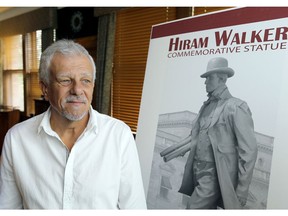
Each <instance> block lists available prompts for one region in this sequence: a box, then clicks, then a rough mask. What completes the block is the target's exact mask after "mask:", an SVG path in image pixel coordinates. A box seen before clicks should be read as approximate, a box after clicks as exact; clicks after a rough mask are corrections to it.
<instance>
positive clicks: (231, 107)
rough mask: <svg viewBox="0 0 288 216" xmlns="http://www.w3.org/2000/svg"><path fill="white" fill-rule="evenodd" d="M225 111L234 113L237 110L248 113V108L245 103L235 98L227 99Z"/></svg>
mask: <svg viewBox="0 0 288 216" xmlns="http://www.w3.org/2000/svg"><path fill="white" fill-rule="evenodd" d="M225 109H226V110H228V111H230V112H235V111H236V110H237V109H241V110H245V111H246V112H247V111H248V112H250V109H249V106H248V104H247V102H246V101H244V100H242V99H239V98H236V97H231V98H229V99H227V101H226V105H225Z"/></svg>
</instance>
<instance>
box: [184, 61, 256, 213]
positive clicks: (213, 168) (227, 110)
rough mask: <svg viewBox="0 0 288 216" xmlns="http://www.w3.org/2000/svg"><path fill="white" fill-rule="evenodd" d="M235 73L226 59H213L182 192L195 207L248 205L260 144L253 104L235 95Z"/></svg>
mask: <svg viewBox="0 0 288 216" xmlns="http://www.w3.org/2000/svg"><path fill="white" fill-rule="evenodd" d="M233 75H234V70H233V69H232V68H229V67H228V61H227V60H226V59H225V58H221V57H217V58H213V59H211V60H210V61H209V62H208V65H207V71H206V72H205V73H204V74H202V75H201V77H202V78H206V81H205V85H206V91H207V93H208V97H209V99H208V100H207V101H206V102H204V105H203V106H202V107H201V109H200V111H199V114H198V116H197V117H196V119H195V121H194V125H193V129H192V131H191V135H190V137H188V138H186V139H184V140H183V142H190V145H191V149H190V153H189V156H188V159H187V163H186V165H185V171H184V176H183V180H182V185H181V188H180V190H179V192H181V193H184V194H187V195H189V196H191V198H190V200H189V203H188V208H191V209H215V208H218V207H222V208H225V209H240V208H243V207H244V205H245V204H246V201H247V197H248V189H249V185H250V183H251V179H252V174H253V169H254V165H255V162H256V158H257V143H256V139H255V135H254V126H253V120H252V117H251V112H250V109H249V107H248V105H247V104H246V103H245V102H244V101H242V100H240V99H237V98H234V97H232V96H231V94H230V93H229V91H228V89H227V86H226V80H227V79H228V78H230V77H232V76H233Z"/></svg>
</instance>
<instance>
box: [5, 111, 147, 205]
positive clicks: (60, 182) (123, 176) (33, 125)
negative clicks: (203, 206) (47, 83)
mask: <svg viewBox="0 0 288 216" xmlns="http://www.w3.org/2000/svg"><path fill="white" fill-rule="evenodd" d="M89 113H90V119H89V122H88V125H87V127H86V129H85V131H84V132H83V133H82V135H81V136H80V137H79V138H78V140H77V142H76V143H75V144H74V146H73V148H72V150H71V152H69V150H68V149H67V147H66V146H65V145H64V143H63V142H62V141H61V139H60V138H59V136H58V134H57V133H55V131H53V130H52V129H51V126H50V114H51V112H50V109H48V111H47V112H45V113H43V114H41V115H38V116H35V117H33V118H31V119H29V120H27V121H24V122H22V123H20V124H18V125H16V126H14V127H13V128H11V129H10V130H9V131H8V133H7V135H6V137H5V141H4V147H3V151H2V157H1V166H0V208H8V209H16V208H25V209H117V208H120V209H145V208H146V201H145V195H144V190H143V183H142V178H141V171H140V165H139V160H138V154H137V149H136V144H135V142H134V138H133V136H132V134H131V131H130V128H129V127H128V126H127V125H126V124H124V123H123V122H121V121H119V120H116V119H114V118H111V117H109V116H106V115H103V114H100V113H98V112H97V111H95V110H93V109H92V108H90V111H89Z"/></svg>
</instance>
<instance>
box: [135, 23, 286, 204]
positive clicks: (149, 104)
mask: <svg viewBox="0 0 288 216" xmlns="http://www.w3.org/2000/svg"><path fill="white" fill-rule="evenodd" d="M287 24H288V19H277V20H272V21H264V22H257V23H250V24H244V25H237V26H227V27H225V28H217V29H209V30H205V31H200V32H192V33H185V34H180V35H173V36H167V37H162V38H156V39H151V41H150V47H149V54H148V60H147V68H146V75H145V82H144V87H143V95H142V102H141V109H140V114H139V123H138V131H137V139H136V143H137V146H138V151H139V157H140V163H141V168H142V175H143V181H144V188H145V191H146V193H147V191H148V186H149V178H150V171H151V164H152V155H153V149H154V144H155V136H156V130H157V123H158V116H159V114H162V113H171V112H177V111H183V110H189V111H191V112H194V113H198V111H199V109H200V107H201V105H202V104H203V102H204V101H205V100H207V96H206V94H207V93H206V92H205V86H204V81H205V79H202V78H200V75H201V74H203V73H204V72H205V71H206V66H207V62H208V61H209V60H210V59H211V58H213V57H217V56H222V57H225V58H227V59H228V62H229V67H231V68H233V69H234V71H235V75H234V76H233V77H232V78H230V79H228V81H227V86H228V88H229V91H230V92H231V94H232V95H233V96H235V97H238V98H241V99H242V100H244V101H246V102H247V103H248V105H249V107H250V109H251V111H252V115H253V120H254V124H255V131H257V132H260V133H263V134H266V135H269V136H272V137H275V140H274V150H273V160H272V168H271V177H270V184H269V194H268V204H267V208H272V209H273V208H288V203H287V201H286V200H287V194H288V184H287V183H286V182H285V181H286V180H287V179H288V171H286V167H287V165H288V157H287V155H288V143H287V141H288V130H287V128H288V127H287V122H288V115H287V111H288V102H287V99H288V94H287V93H288V77H287V71H288V53H287V51H288V45H287V41H284V42H285V43H286V47H285V48H283V49H277V50H271V49H270V48H268V49H267V50H264V51H261V50H258V51H252V47H249V51H248V52H244V50H247V49H245V48H244V46H246V45H247V44H243V45H237V44H235V43H233V44H232V45H231V46H229V47H235V46H240V50H241V51H240V52H232V53H230V52H228V53H223V54H217V55H199V56H186V57H175V58H168V53H169V52H168V44H169V41H170V38H172V37H173V38H176V37H179V38H180V39H181V40H184V39H193V38H199V37H202V38H203V37H206V36H207V37H209V45H208V47H207V49H210V48H213V47H214V48H215V46H213V45H214V44H215V41H213V39H214V34H215V31H223V30H227V31H230V30H231V29H232V30H233V32H238V33H241V32H249V31H250V32H251V31H252V30H261V29H269V28H275V27H277V26H287ZM280 42H283V41H275V42H271V43H272V44H274V47H275V46H276V44H277V43H280ZM259 44H260V43H259ZM261 44H263V43H261ZM248 45H249V44H248ZM254 48H255V47H254Z"/></svg>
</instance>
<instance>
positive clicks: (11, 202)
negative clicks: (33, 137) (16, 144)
mask: <svg viewBox="0 0 288 216" xmlns="http://www.w3.org/2000/svg"><path fill="white" fill-rule="evenodd" d="M10 136H11V134H10V133H9V132H8V133H7V135H6V137H5V140H4V144H3V150H2V155H1V162H0V209H22V208H23V205H22V198H21V194H20V192H19V190H18V187H17V183H16V180H15V173H14V172H13V159H12V151H11V139H10Z"/></svg>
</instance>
